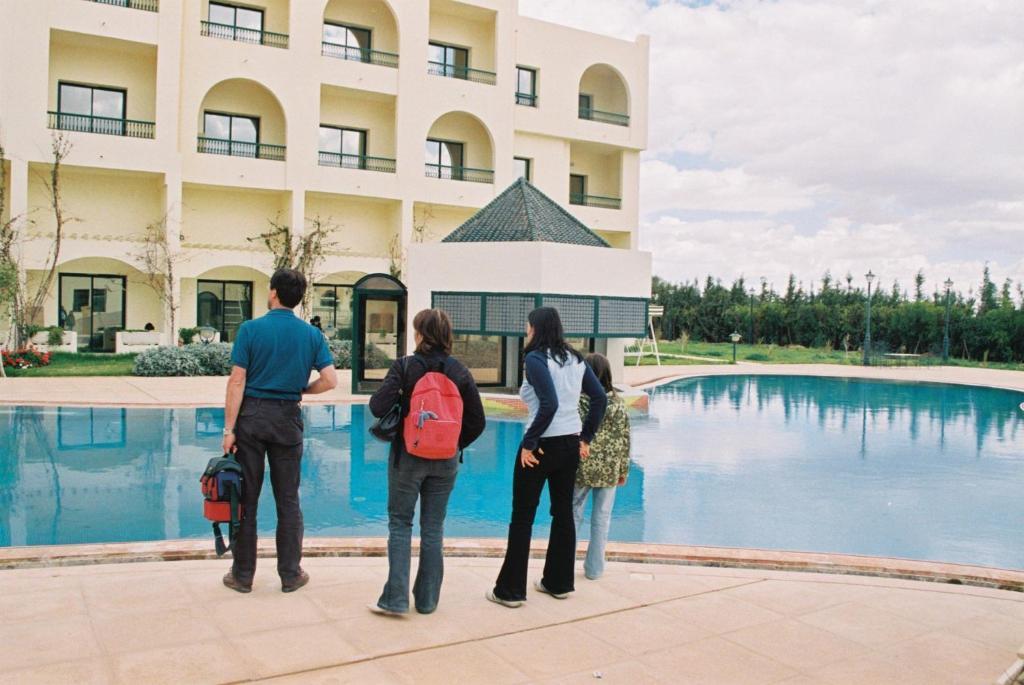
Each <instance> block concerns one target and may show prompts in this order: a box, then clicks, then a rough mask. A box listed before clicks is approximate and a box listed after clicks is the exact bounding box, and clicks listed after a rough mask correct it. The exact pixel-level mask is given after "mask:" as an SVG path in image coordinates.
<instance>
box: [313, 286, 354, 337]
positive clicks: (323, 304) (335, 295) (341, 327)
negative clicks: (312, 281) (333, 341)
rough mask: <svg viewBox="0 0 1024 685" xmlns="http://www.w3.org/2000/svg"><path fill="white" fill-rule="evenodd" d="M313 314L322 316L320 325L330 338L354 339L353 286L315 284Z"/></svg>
mask: <svg viewBox="0 0 1024 685" xmlns="http://www.w3.org/2000/svg"><path fill="white" fill-rule="evenodd" d="M312 304H313V316H319V317H320V327H321V328H322V329H323V332H324V333H325V334H326V335H327V337H328V338H337V339H339V340H351V339H352V286H350V285H325V284H322V283H318V284H316V285H314V286H313V303H312Z"/></svg>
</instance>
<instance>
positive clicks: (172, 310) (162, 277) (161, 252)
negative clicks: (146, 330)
mask: <svg viewBox="0 0 1024 685" xmlns="http://www.w3.org/2000/svg"><path fill="white" fill-rule="evenodd" d="M135 259H136V261H137V262H138V263H139V267H140V268H139V270H140V271H142V273H143V274H144V275H145V276H146V285H148V286H149V287H150V288H151V289H152V290H153V292H155V293H156V294H157V297H159V298H160V301H161V302H162V303H163V305H164V309H165V310H166V311H167V318H168V324H169V325H170V331H169V335H170V336H171V337H170V338H169V341H170V342H171V344H173V342H174V340H176V339H177V338H176V336H177V335H178V324H177V322H178V309H179V308H180V307H181V303H180V302H179V301H178V298H177V294H176V293H175V288H174V286H175V284H176V283H177V281H176V280H175V279H176V278H177V276H176V273H177V266H178V264H180V263H181V262H182V261H184V255H183V254H182V253H181V252H180V251H177V250H174V249H173V248H172V247H171V246H170V244H169V243H168V240H167V215H164V216H163V217H162V218H160V219H159V220H157V221H154V222H153V223H151V224H149V225H148V226H146V235H145V238H144V239H143V241H142V247H141V248H140V250H139V251H138V253H136V255H135Z"/></svg>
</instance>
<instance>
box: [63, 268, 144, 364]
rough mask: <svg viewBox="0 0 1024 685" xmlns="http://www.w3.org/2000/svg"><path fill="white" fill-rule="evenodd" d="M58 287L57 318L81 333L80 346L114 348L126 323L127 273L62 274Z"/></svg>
mask: <svg viewBox="0 0 1024 685" xmlns="http://www.w3.org/2000/svg"><path fill="white" fill-rule="evenodd" d="M58 290H59V294H58V297H57V299H58V310H57V322H58V324H59V325H60V327H61V328H63V329H64V330H66V331H74V332H75V333H77V334H78V349H79V350H83V351H90V352H113V351H114V347H115V345H114V334H115V333H116V332H117V331H123V330H124V327H125V299H126V294H127V288H126V283H125V277H124V276H94V275H91V274H61V275H60V286H59V288H58Z"/></svg>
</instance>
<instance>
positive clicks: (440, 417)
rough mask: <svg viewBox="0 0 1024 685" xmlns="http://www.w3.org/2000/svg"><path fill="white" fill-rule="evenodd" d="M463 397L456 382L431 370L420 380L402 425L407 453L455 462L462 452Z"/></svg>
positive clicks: (442, 371)
mask: <svg viewBox="0 0 1024 685" xmlns="http://www.w3.org/2000/svg"><path fill="white" fill-rule="evenodd" d="M461 433H462V395H461V394H460V393H459V388H458V386H457V385H455V383H453V382H452V379H450V378H448V376H446V375H445V374H444V365H443V364H442V366H441V371H430V370H428V371H427V373H425V374H424V375H423V377H422V378H420V379H419V380H418V381H416V385H415V387H413V389H412V394H411V395H409V414H408V415H407V416H406V417H405V421H404V423H403V424H402V437H403V439H404V440H405V451H406V452H408V453H409V454H412V455H414V456H417V457H421V458H423V459H451V458H452V457H454V456H455V455H456V454H457V453H458V451H459V435H460V434H461Z"/></svg>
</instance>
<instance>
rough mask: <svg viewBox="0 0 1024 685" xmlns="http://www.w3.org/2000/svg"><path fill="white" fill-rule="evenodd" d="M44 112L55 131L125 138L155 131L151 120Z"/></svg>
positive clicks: (143, 135) (147, 136) (154, 125)
mask: <svg viewBox="0 0 1024 685" xmlns="http://www.w3.org/2000/svg"><path fill="white" fill-rule="evenodd" d="M46 114H47V115H48V116H49V124H48V126H49V128H51V129H54V130H56V131H74V132H76V133H100V134H103V135H108V136H124V137H125V138H153V136H154V134H155V132H156V124H155V123H153V122H152V121H136V120H135V119H115V118H111V117H98V116H92V115H88V114H66V113H62V112H47V113H46Z"/></svg>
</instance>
